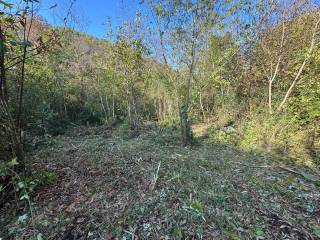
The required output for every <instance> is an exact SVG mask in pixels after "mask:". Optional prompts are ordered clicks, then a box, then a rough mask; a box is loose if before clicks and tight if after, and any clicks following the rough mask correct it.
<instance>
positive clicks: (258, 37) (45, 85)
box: [0, 0, 320, 163]
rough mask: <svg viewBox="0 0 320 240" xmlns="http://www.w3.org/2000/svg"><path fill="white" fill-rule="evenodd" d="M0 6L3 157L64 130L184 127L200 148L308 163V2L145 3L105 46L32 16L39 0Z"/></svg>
mask: <svg viewBox="0 0 320 240" xmlns="http://www.w3.org/2000/svg"><path fill="white" fill-rule="evenodd" d="M23 3H24V4H22V5H19V6H15V5H13V4H10V3H9V2H7V1H0V5H1V6H2V10H1V12H0V14H1V27H0V36H1V48H0V49H1V54H0V55H1V61H0V68H1V84H0V86H1V116H0V118H1V125H0V139H1V144H0V151H1V154H0V156H1V160H2V162H4V161H6V160H11V159H13V158H15V157H17V158H18V159H21V160H18V162H21V161H22V159H23V155H24V150H25V143H26V141H28V140H30V139H31V138H32V136H35V135H43V134H48V135H56V134H63V133H64V131H65V130H66V126H68V125H70V124H71V123H76V124H84V125H98V124H99V125H100V124H105V125H107V126H109V127H112V126H115V125H117V124H120V123H121V124H124V125H126V126H127V127H128V131H132V132H139V130H140V128H141V126H143V122H144V121H146V120H152V121H158V122H159V124H161V125H163V126H166V127H177V126H178V127H179V128H180V130H181V143H182V144H183V145H187V144H192V141H193V134H192V129H191V125H192V123H200V122H201V123H205V124H206V125H207V126H208V138H209V140H210V141H215V142H220V143H225V144H235V145H238V146H240V147H243V148H245V149H250V150H257V149H260V150H263V151H271V152H277V153H282V154H286V155H288V154H289V155H291V156H298V157H300V159H302V160H303V161H305V160H307V159H308V160H312V161H313V162H314V163H317V162H318V163H319V161H320V160H319V156H320V155H319V154H320V150H319V147H320V133H319V131H320V129H319V126H320V124H319V123H320V122H319V119H320V81H319V77H320V48H319V37H320V36H319V29H320V23H319V22H320V13H319V8H318V7H319V3H318V2H317V1H303V0H287V1H273V0H269V1H222V0H221V1H207V0H197V1H187V0H184V1H182V0H180V1H175V0H171V1H160V0H159V1H157V0H154V1H145V2H142V3H141V4H142V5H143V6H144V8H145V9H147V11H144V12H147V13H145V15H143V14H141V13H138V14H137V16H136V17H135V18H134V19H133V20H128V21H127V22H125V23H124V24H123V25H122V26H120V27H118V28H117V29H116V30H115V31H113V32H112V31H110V32H108V34H107V36H106V39H97V38H94V37H91V36H88V35H86V34H84V33H79V32H76V31H74V30H71V29H68V28H66V27H58V28H57V27H52V26H49V25H48V24H47V23H46V21H45V20H44V19H42V18H40V17H38V16H37V12H36V9H37V8H36V7H35V6H36V5H37V4H38V1H27V0H25V1H23Z"/></svg>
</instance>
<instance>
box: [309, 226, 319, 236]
mask: <svg viewBox="0 0 320 240" xmlns="http://www.w3.org/2000/svg"><path fill="white" fill-rule="evenodd" d="M311 228H312V231H313V233H314V234H315V235H316V236H317V237H318V238H320V226H318V225H312V226H311Z"/></svg>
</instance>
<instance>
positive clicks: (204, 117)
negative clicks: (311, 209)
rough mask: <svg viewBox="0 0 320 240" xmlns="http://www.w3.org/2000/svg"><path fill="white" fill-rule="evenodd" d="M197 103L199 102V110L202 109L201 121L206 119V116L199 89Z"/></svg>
mask: <svg viewBox="0 0 320 240" xmlns="http://www.w3.org/2000/svg"><path fill="white" fill-rule="evenodd" d="M199 104H200V108H201V111H202V116H203V121H206V120H207V117H206V112H205V109H204V107H203V104H202V93H201V91H200V95H199Z"/></svg>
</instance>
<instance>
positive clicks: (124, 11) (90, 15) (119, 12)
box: [40, 0, 143, 38]
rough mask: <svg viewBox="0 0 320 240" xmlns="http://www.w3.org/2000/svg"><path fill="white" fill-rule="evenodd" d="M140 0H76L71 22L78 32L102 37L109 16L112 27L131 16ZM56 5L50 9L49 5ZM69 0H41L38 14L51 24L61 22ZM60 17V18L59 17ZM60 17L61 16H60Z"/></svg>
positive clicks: (138, 7)
mask: <svg viewBox="0 0 320 240" xmlns="http://www.w3.org/2000/svg"><path fill="white" fill-rule="evenodd" d="M139 2H141V0H76V1H75V3H74V6H73V11H72V12H73V14H72V15H73V16H76V19H73V21H72V24H73V25H74V27H75V28H76V29H77V30H78V31H80V32H86V33H88V34H90V35H92V36H95V37H98V38H103V37H105V36H106V29H107V26H106V22H107V19H108V18H110V20H111V22H112V25H113V27H115V26H117V25H120V24H121V22H122V21H123V20H124V19H125V18H127V17H133V16H134V15H135V13H136V12H137V11H138V10H139V9H140V10H142V11H143V6H142V5H141V4H139ZM55 4H57V6H56V7H55V8H53V9H50V7H51V6H54V5H55ZM69 5H70V0H41V10H40V15H42V16H43V17H45V18H46V19H47V21H48V22H49V23H50V24H52V25H59V24H61V19H62V18H63V17H64V16H65V15H66V12H67V9H68V6H69ZM59 17H60V18H59ZM61 17H62V18H61Z"/></svg>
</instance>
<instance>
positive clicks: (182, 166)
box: [0, 128, 320, 239]
mask: <svg viewBox="0 0 320 240" xmlns="http://www.w3.org/2000/svg"><path fill="white" fill-rule="evenodd" d="M177 134H178V132H177V131H176V130H172V129H171V130H168V129H163V130H159V129H150V130H148V131H145V132H143V133H141V134H140V135H139V136H137V137H135V138H128V137H124V136H123V134H120V133H117V132H110V131H107V130H105V129H103V128H83V129H82V128H77V129H74V130H73V131H70V132H68V133H67V134H65V135H62V136H57V137H54V138H50V139H47V140H46V141H45V142H43V140H41V141H42V142H41V144H42V145H41V147H40V148H38V149H36V150H35V151H34V152H33V153H32V155H31V157H30V160H31V162H32V164H33V165H34V166H35V167H37V168H39V167H41V168H43V169H45V170H46V171H48V172H50V171H51V172H55V173H56V174H58V175H59V180H58V182H56V183H54V184H50V185H48V186H42V187H41V188H39V189H38V190H37V191H36V192H35V193H34V195H33V206H34V213H35V219H34V220H33V221H25V222H19V221H11V222H9V223H8V222H6V225H5V227H4V228H3V229H2V230H1V233H2V234H3V236H1V235H0V237H2V238H3V239H5V238H8V239H10V238H15V239H32V238H34V239H37V237H39V236H40V237H41V238H42V239H317V238H319V237H320V233H319V232H320V228H319V222H320V218H319V197H320V191H319V187H318V186H317V184H318V182H317V177H318V176H319V175H318V174H319V173H318V172H317V171H316V170H315V169H310V168H307V167H304V166H302V165H299V166H298V165H295V164H294V163H291V162H283V160H281V159H277V158H274V157H271V156H268V155H263V154H261V153H246V152H243V151H241V150H239V149H236V148H233V147H230V146H227V145H219V144H208V143H206V142H204V141H205V140H198V143H197V145H196V146H192V147H186V148H184V147H181V146H180V145H179V144H178V142H177V141H176V139H177V136H178V135H177ZM159 164H160V168H159ZM158 168H159V171H158ZM290 170H291V171H290ZM156 173H158V174H157V176H156V177H155V175H156ZM301 173H303V174H301ZM303 176H312V177H313V178H308V177H307V178H306V177H303ZM155 179H157V180H156V181H155ZM311 180H312V181H311ZM18 215H19V214H17V218H18ZM3 226H4V225H3ZM9 230H10V231H9Z"/></svg>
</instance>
